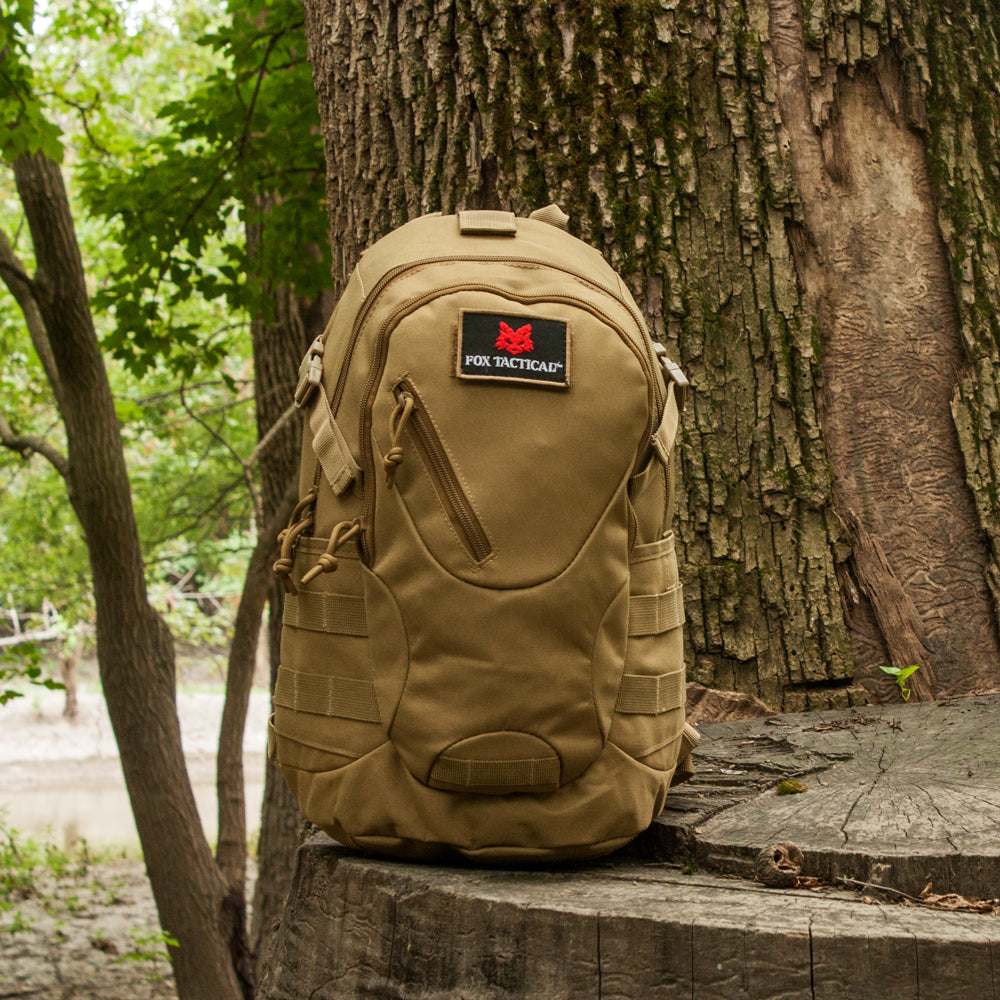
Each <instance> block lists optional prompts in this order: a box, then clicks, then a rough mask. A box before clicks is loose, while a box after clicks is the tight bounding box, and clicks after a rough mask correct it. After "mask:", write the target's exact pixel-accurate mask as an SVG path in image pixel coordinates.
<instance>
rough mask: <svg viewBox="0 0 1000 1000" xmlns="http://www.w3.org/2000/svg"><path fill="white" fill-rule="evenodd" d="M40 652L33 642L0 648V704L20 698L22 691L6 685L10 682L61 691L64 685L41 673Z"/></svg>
mask: <svg viewBox="0 0 1000 1000" xmlns="http://www.w3.org/2000/svg"><path fill="white" fill-rule="evenodd" d="M41 661H42V654H41V652H40V651H39V649H38V645H37V644H36V643H33V642H25V643H21V644H20V645H18V646H12V647H9V648H7V649H3V648H0V705H6V704H7V702H9V701H13V700H14V699H15V698H21V697H23V695H24V692H23V691H22V690H20V688H19V687H16V686H15V687H8V685H9V684H11V683H15V684H16V683H17V682H18V681H20V682H25V681H26V682H27V683H28V684H31V685H34V686H36V687H42V688H46V689H47V690H49V691H61V690H63V689H64V687H65V685H63V684H60V683H59V682H58V681H56V680H53V679H52V678H51V677H45V676H43V673H42V666H41Z"/></svg>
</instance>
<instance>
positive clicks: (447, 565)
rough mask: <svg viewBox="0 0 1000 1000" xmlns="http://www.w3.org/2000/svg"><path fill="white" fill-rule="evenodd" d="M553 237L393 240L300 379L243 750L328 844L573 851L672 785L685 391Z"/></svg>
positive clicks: (680, 715) (633, 827)
mask: <svg viewBox="0 0 1000 1000" xmlns="http://www.w3.org/2000/svg"><path fill="white" fill-rule="evenodd" d="M565 221H566V217H565V216H564V215H563V214H562V212H561V211H560V210H559V209H558V208H557V207H555V206H549V208H547V209H542V210H540V211H539V212H536V213H534V214H533V215H532V217H531V218H528V219H520V218H515V217H514V216H513V215H512V214H511V213H508V212H490V211H471V212H459V213H458V215H457V216H442V215H434V216H427V217H425V218H421V219H417V220H416V221H414V222H411V223H409V224H408V225H405V226H403V227H401V228H400V229H398V230H396V231H395V232H393V233H391V234H390V235H388V236H386V237H385V238H384V239H382V240H380V241H379V242H378V243H376V244H375V245H374V246H373V247H372V248H371V249H369V250H368V251H367V252H366V253H365V254H364V255H363V256H362V258H361V261H360V263H359V264H358V266H357V268H356V269H355V271H354V274H353V275H352V277H351V279H350V282H349V283H348V286H347V288H346V291H345V292H344V295H343V297H342V298H341V300H340V302H339V304H338V305H337V308H336V310H335V311H334V314H333V316H332V318H331V320H330V322H329V324H328V326H327V328H326V331H325V332H324V334H323V336H322V337H321V338H319V339H318V340H317V341H316V342H315V343H314V344H313V345H312V347H311V348H310V350H309V353H308V355H307V356H306V358H305V360H304V361H303V366H302V371H301V376H300V380H299V385H298V388H297V390H296V394H295V399H296V403H297V404H298V406H299V407H301V408H302V409H303V410H304V411H305V413H306V414H307V422H308V426H307V430H306V434H305V441H304V443H303V449H302V451H303V455H302V481H301V495H302V497H303V499H302V501H301V502H300V503H299V505H298V508H297V509H296V513H295V514H294V515H293V517H292V523H291V524H290V525H289V527H288V529H286V531H284V532H283V533H282V536H281V543H282V549H281V557H280V559H279V560H278V562H277V563H276V565H275V570H276V572H278V573H279V575H282V576H284V578H285V583H286V588H287V591H288V594H287V597H286V600H285V614H284V628H283V633H282V641H281V667H280V669H279V672H278V679H277V685H276V688H275V691H274V715H273V717H272V719H271V724H270V740H269V749H270V754H271V759H272V760H273V761H274V762H275V763H276V764H277V765H278V766H279V767H280V768H281V770H282V772H283V773H284V775H285V778H286V780H287V781H288V784H289V786H290V787H291V789H292V791H293V792H294V793H295V795H296V797H297V798H298V800H299V802H300V804H301V806H302V809H303V811H304V813H305V814H306V816H308V817H309V818H310V819H311V820H312V821H313V822H314V823H316V824H317V825H318V826H320V827H321V828H322V829H324V830H325V831H327V832H328V833H329V834H330V835H331V836H332V837H334V838H335V839H337V840H339V841H341V842H342V843H344V844H347V845H349V846H353V847H359V848H362V849H365V850H370V851H376V852H379V853H384V854H394V855H399V856H403V857H412V858H431V857H441V856H442V855H447V854H449V853H456V852H457V853H458V854H462V855H465V856H467V857H471V858H475V859H478V860H487V861H512V860H513V861H517V860H528V861H530V860H547V859H559V858H582V857H589V856H595V855H599V854H603V853H607V852H608V851H612V850H614V849H615V848H617V847H620V846H622V845H624V844H625V843H627V842H628V841H629V840H631V839H632V838H633V837H634V836H635V835H636V834H637V833H639V832H641V831H642V830H644V829H645V828H646V827H647V826H648V825H649V823H650V822H651V821H652V820H653V819H654V817H655V816H656V815H657V814H658V813H659V811H660V809H661V808H662V807H663V802H664V797H665V795H666V792H667V788H668V787H669V786H670V784H671V782H672V779H673V780H674V781H676V780H679V778H680V777H681V772H685V774H689V773H690V772H689V771H687V770H686V769H687V767H688V764H687V758H688V756H689V754H690V750H691V747H692V746H693V744H694V741H695V740H696V739H697V735H696V734H695V733H694V730H692V729H691V727H689V726H688V727H686V726H685V723H684V696H685V683H684V682H685V677H684V658H683V648H682V646H683V644H682V636H681V632H682V622H683V604H682V601H681V585H680V582H679V580H678V576H677V562H676V558H675V555H674V536H673V534H672V532H671V531H670V517H671V508H672V496H671V494H672V492H673V478H672V467H673V463H672V459H671V456H672V451H673V446H674V440H675V436H676V434H677V426H678V419H679V413H680V410H681V409H683V391H684V387H685V386H686V384H687V383H686V380H685V379H684V376H683V375H682V374H681V373H680V370H679V369H678V368H677V367H676V365H674V364H673V363H672V362H670V361H668V360H667V359H666V357H665V355H664V354H663V352H662V348H660V347H659V346H658V345H655V344H654V343H653V342H652V341H651V339H650V337H649V334H648V333H647V331H646V328H645V326H644V324H643V321H642V318H641V315H640V313H639V310H638V309H637V307H636V305H635V303H634V301H633V300H632V297H631V296H630V295H629V293H628V291H627V290H626V288H625V286H624V285H623V283H622V281H621V280H620V279H619V277H618V276H617V275H616V274H615V272H614V271H613V270H612V269H611V268H610V267H609V266H608V265H607V263H606V262H605V261H604V259H603V258H602V257H601V256H600V255H599V254H598V253H597V252H596V251H594V250H593V249H591V248H590V247H588V246H586V245H585V244H584V243H582V242H581V241H580V240H578V239H576V238H575V237H573V236H570V235H569V234H568V233H566V232H565V231H564V227H565ZM678 765H680V766H678ZM675 771H676V774H675Z"/></svg>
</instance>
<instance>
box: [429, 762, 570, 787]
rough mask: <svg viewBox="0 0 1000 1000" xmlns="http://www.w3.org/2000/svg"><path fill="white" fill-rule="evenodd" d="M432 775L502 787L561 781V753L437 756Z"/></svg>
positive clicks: (460, 782)
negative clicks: (472, 757) (488, 757)
mask: <svg viewBox="0 0 1000 1000" xmlns="http://www.w3.org/2000/svg"><path fill="white" fill-rule="evenodd" d="M431 779H432V781H434V782H441V783H443V784H447V785H460V786H462V787H463V788H473V787H476V786H478V787H483V788H503V787H511V788H514V787H524V786H529V785H558V784H559V758H558V757H527V758H523V759H521V760H465V759H463V758H461V757H445V756H441V757H439V758H438V760H437V763H436V764H435V765H434V769H433V770H432V771H431Z"/></svg>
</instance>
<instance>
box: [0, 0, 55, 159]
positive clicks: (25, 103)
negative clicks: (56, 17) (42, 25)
mask: <svg viewBox="0 0 1000 1000" xmlns="http://www.w3.org/2000/svg"><path fill="white" fill-rule="evenodd" d="M34 13H35V5H34V2H33V0H0V81H2V86H0V157H2V158H3V159H4V160H6V161H7V162H13V160H14V159H16V158H17V157H18V156H21V155H22V154H24V153H34V152H37V151H39V150H40V151H41V152H43V153H45V154H46V155H47V156H49V157H51V158H52V159H53V160H57V161H61V160H62V153H63V148H62V141H61V139H60V132H61V130H60V129H59V127H58V126H57V125H55V124H53V123H52V122H50V121H49V119H48V117H47V116H46V114H45V112H44V108H43V106H42V102H41V101H40V100H39V99H38V96H37V92H36V86H35V72H34V69H33V67H32V65H31V60H30V52H29V46H30V40H31V32H32V24H33V20H34Z"/></svg>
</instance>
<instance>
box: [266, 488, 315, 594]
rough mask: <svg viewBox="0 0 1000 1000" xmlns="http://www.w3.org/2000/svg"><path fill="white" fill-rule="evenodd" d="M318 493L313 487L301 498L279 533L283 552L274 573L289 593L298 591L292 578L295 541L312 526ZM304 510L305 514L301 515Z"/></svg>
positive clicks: (275, 565) (279, 541)
mask: <svg viewBox="0 0 1000 1000" xmlns="http://www.w3.org/2000/svg"><path fill="white" fill-rule="evenodd" d="M316 493H317V490H316V488H315V487H313V489H311V490H310V491H309V492H308V493H307V494H306V495H305V496H304V497H302V499H301V500H299V502H298V503H297V504H296V505H295V508H294V509H293V510H292V513H291V516H290V517H289V518H288V526H287V527H286V528H284V529H283V530H282V531H281V533H280V534H279V535H278V544H279V545H280V546H281V552H280V555H279V556H278V559H277V561H276V562H275V564H274V566H273V567H272V568H273V570H274V575H275V576H277V577H278V578H279V579H280V580H281V582H282V583H284V585H285V590H286V591H287V592H288V593H289V594H297V593H298V591H297V590H296V589H295V584H294V583H292V578H291V572H292V567H293V566H294V565H295V559H294V554H295V543H296V542H297V541H298V540H299V535H301V534H302V532H304V531H305V530H306V529H307V528H309V527H311V526H312V523H313V514H314V512H315V505H316ZM307 508H308V509H307ZM304 511H305V516H300V515H302V514H303V512H304Z"/></svg>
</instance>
